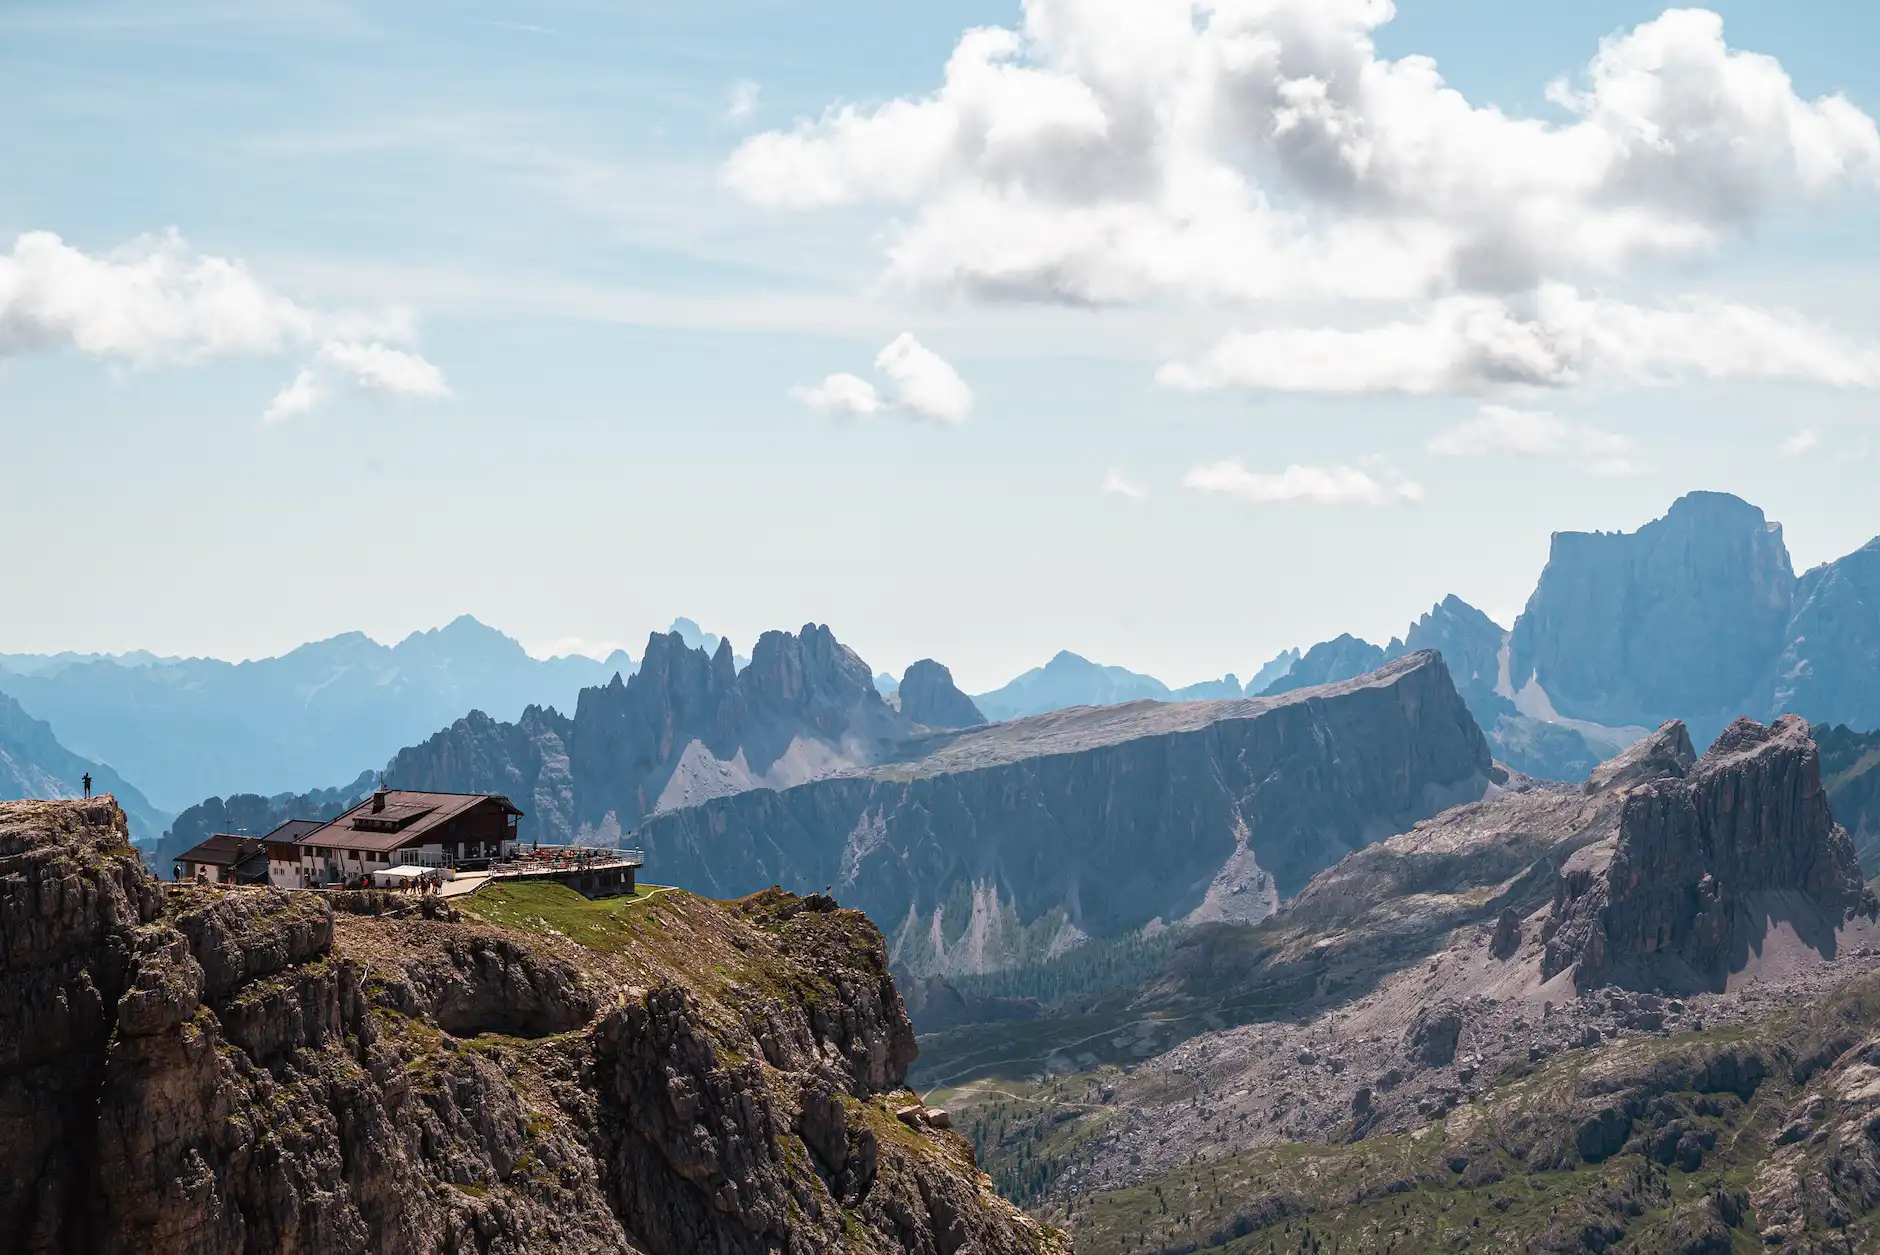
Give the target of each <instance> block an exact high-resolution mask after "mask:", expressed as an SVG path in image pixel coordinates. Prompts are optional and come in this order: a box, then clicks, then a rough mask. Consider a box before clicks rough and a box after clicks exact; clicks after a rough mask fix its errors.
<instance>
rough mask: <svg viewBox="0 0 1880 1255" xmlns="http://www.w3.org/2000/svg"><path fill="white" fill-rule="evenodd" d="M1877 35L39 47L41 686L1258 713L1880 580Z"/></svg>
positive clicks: (1384, 23) (157, 1)
mask: <svg viewBox="0 0 1880 1255" xmlns="http://www.w3.org/2000/svg"><path fill="white" fill-rule="evenodd" d="M1876 47H1880V10H1877V9H1876V8H1875V7H1874V6H1872V5H1871V4H1857V3H1852V2H1841V0H1833V2H1829V0H1816V2H1811V3H1808V4H1805V5H1798V4H1794V3H1792V2H1790V3H1776V2H1773V0H1743V2H1742V3H1720V4H1718V5H1717V6H1716V7H1715V8H1714V9H1707V10H1665V9H1663V8H1661V7H1659V6H1653V5H1646V4H1632V3H1620V2H1617V0H1589V2H1588V3H1582V4H1576V5H1559V4H1554V3H1542V2H1541V0H1499V2H1498V3H1493V4H1490V3H1483V2H1480V0H1427V2H1422V3H1419V2H1418V0H1403V3H1401V4H1399V5H1397V6H1396V7H1395V8H1393V7H1392V6H1391V5H1390V4H1388V3H1386V2H1384V0H1311V2H1310V3H1308V2H1307V0H1216V2H1215V3H1214V4H1212V5H1211V6H1197V5H1194V4H1191V3H1182V2H1180V0H1032V3H1030V4H1029V5H1023V6H1021V5H1019V4H1017V3H1010V2H1007V3H994V2H991V0H976V2H974V3H954V2H952V0H940V2H929V3H926V4H922V5H918V6H908V5H880V4H862V3H851V2H850V0H837V2H820V3H807V2H802V0H799V2H797V3H791V4H783V3H776V2H769V0H737V2H724V3H711V2H702V3H698V4H693V5H672V4H652V3H642V2H640V0H615V2H612V3H600V2H599V0H566V2H563V3H537V4H520V3H510V4H497V3H478V2H474V0H472V2H468V3H464V2H460V3H454V4H449V5H444V4H431V3H401V4H396V5H393V4H368V3H353V2H349V0H247V2H245V3H241V4H235V3H228V2H226V0H136V2H135V3H129V2H125V3H120V2H119V0H59V2H57V3H50V2H41V0H16V2H15V3H12V4H9V5H7V6H4V7H3V8H0V108H4V110H5V114H6V116H7V117H8V119H9V121H10V125H9V126H7V127H6V128H4V129H3V130H0V168H4V170H5V171H6V174H5V175H4V176H3V177H0V652H28V651H55V650H60V649H77V650H108V651H118V650H127V649H133V648H145V649H151V650H155V651H157V652H159V653H174V654H191V655H210V656H218V657H228V658H244V657H259V656H265V655H269V654H273V653H278V652H281V651H283V650H286V649H289V648H292V647H293V646H294V645H296V644H299V643H301V642H303V641H307V640H312V639H319V638H322V637H325V636H330V635H333V634H335V633H338V632H342V631H351V630H362V631H365V632H367V633H369V634H370V635H372V636H374V637H376V638H379V639H382V640H392V639H396V638H398V637H401V636H403V635H404V634H406V633H408V632H411V631H414V630H418V629H421V628H426V627H432V626H436V625H438V624H441V623H443V622H446V621H448V620H449V619H451V618H453V617H455V616H456V615H458V614H462V613H471V614H474V615H476V616H477V617H478V618H480V619H482V620H483V621H485V622H487V623H490V624H493V625H495V626H497V627H500V628H502V629H503V630H505V631H507V632H509V633H510V634H511V635H513V636H515V637H517V638H518V639H520V640H522V641H523V642H524V643H525V644H526V645H527V646H528V647H529V648H530V649H531V650H532V651H534V652H537V653H540V654H546V653H551V652H571V651H582V652H591V653H599V652H603V651H605V650H607V649H610V648H612V647H614V646H617V645H618V646H624V647H625V648H627V649H628V650H629V651H630V652H631V653H633V654H634V655H635V656H636V657H637V656H638V654H639V653H640V650H641V649H642V647H643V645H644V641H645V637H646V634H647V633H648V632H649V631H652V630H661V629H664V628H665V626H666V625H667V624H668V623H669V622H671V620H672V619H673V618H674V617H675V616H679V615H686V616H690V617H692V618H694V619H696V620H698V621H699V622H700V623H702V624H704V625H705V626H706V627H707V628H709V629H711V630H713V631H717V632H722V633H725V634H728V635H729V636H730V637H731V638H732V640H733V641H734V643H736V644H737V645H738V646H739V648H740V649H741V650H743V649H748V645H749V642H750V641H751V640H753V639H754V638H755V636H756V635H757V634H758V633H759V632H761V631H764V630H766V629H769V628H777V627H783V628H794V627H795V626H797V625H800V624H802V623H805V622H811V621H813V622H821V623H828V624H829V625H830V626H831V627H832V628H833V629H834V630H835V632H836V634H837V635H838V637H839V638H841V639H842V640H843V641H845V642H846V643H848V644H851V645H852V646H854V647H855V648H856V649H857V650H858V651H859V652H860V653H861V654H862V656H863V657H864V658H866V659H867V660H868V661H869V662H870V664H871V665H873V666H874V667H875V668H876V669H877V670H881V669H889V670H893V671H896V672H897V673H898V671H899V670H900V669H901V668H902V667H904V666H905V665H906V664H907V663H909V662H911V661H913V660H915V659H917V658H921V657H927V656H931V657H936V658H939V659H940V660H941V661H943V662H946V663H947V664H949V665H950V666H951V667H952V669H953V671H954V673H955V675H956V678H958V679H959V681H960V682H961V684H962V685H963V686H964V687H966V688H967V689H968V690H969V691H981V690H984V689H989V688H992V687H995V686H997V685H998V684H1001V683H1003V682H1004V681H1005V680H1006V679H1009V678H1010V677H1011V676H1013V675H1015V674H1017V673H1018V672H1020V671H1022V670H1024V669H1025V668H1027V667H1031V666H1035V665H1038V664H1040V663H1042V662H1044V661H1045V660H1046V659H1047V658H1049V657H1050V656H1051V655H1052V654H1054V653H1055V652H1057V651H1058V650H1060V649H1071V650H1074V651H1076V652H1079V653H1082V654H1084V655H1086V656H1088V657H1091V658H1094V659H1097V660H1099V661H1102V662H1106V663H1113V664H1119V665H1124V666H1128V667H1131V668H1133V669H1136V670H1140V671H1146V672H1150V673H1152V674H1154V675H1157V676H1158V677H1160V678H1162V679H1163V680H1165V681H1167V682H1169V683H1172V684H1182V683H1190V682H1193V681H1197V680H1200V679H1204V678H1211V677H1214V676H1219V675H1220V674H1222V673H1223V672H1227V671H1233V672H1236V673H1238V674H1239V675H1241V676H1243V677H1245V676H1247V675H1249V674H1251V673H1252V672H1253V671H1254V670H1256V669H1257V668H1258V667H1259V666H1260V664H1261V663H1262V662H1264V661H1265V660H1266V659H1268V658H1270V657H1271V656H1272V655H1273V654H1275V653H1277V652H1278V651H1279V650H1281V649H1283V648H1287V647H1291V646H1305V645H1310V644H1311V643H1312V642H1314V641H1317V640H1321V639H1325V638H1328V637H1331V636H1334V635H1337V634H1338V633H1340V632H1345V631H1350V632H1354V633H1357V634H1359V635H1364V636H1367V637H1369V638H1370V639H1373V640H1376V641H1379V642H1382V641H1384V640H1386V639H1388V638H1389V637H1390V636H1392V635H1394V634H1401V633H1402V631H1403V630H1404V628H1405V627H1406V626H1407V624H1408V623H1409V622H1410V621H1411V620H1412V619H1413V618H1415V617H1416V616H1417V615H1418V614H1420V613H1422V612H1423V611H1425V610H1427V609H1428V608H1429V606H1430V605H1431V604H1432V603H1433V602H1435V601H1437V600H1438V599H1440V598H1441V597H1443V596H1444V595H1446V594H1449V593H1455V594H1457V595H1459V596H1462V597H1463V598H1465V599H1467V600H1469V601H1470V602H1472V603H1474V604H1476V605H1478V606H1480V607H1482V608H1483V609H1485V610H1487V611H1489V612H1490V613H1491V614H1492V615H1494V616H1496V617H1497V618H1498V619H1499V620H1500V621H1502V622H1503V623H1504V624H1506V623H1510V622H1511V621H1512V618H1513V616H1514V615H1516V614H1518V613H1519V611H1520V609H1521V607H1522V605H1523V604H1524V602H1525V600H1526V598H1527V595H1528V593H1529V592H1530V591H1531V589H1532V588H1533V585H1534V581H1535V579H1536V577H1537V576H1538V574H1539V572H1540V569H1541V567H1542V566H1543V565H1544V563H1545V561H1546V558H1547V552H1548V544H1549V536H1550V535H1551V534H1552V533H1553V532H1555V531H1561V530H1591V529H1600V530H1615V529H1626V530H1630V529H1632V528H1635V527H1637V526H1639V525H1640V524H1642V523H1644V522H1646V521H1648V520H1650V519H1651V518H1653V517H1656V516H1658V515H1660V514H1662V513H1663V512H1664V510H1665V508H1666V507H1667V506H1668V505H1669V504H1670V502H1671V501H1672V500H1674V499H1675V498H1676V497H1677V496H1679V495H1681V494H1682V493H1684V492H1688V491H1691V490H1694V489H1716V490H1723V491H1729V492H1735V493H1737V494H1739V495H1741V496H1743V497H1745V498H1747V499H1749V500H1751V501H1753V502H1755V503H1756V504H1758V505H1760V506H1762V507H1763V508H1764V509H1765V510H1766V511H1767V512H1768V514H1769V517H1770V518H1771V519H1774V520H1779V521H1780V522H1781V523H1782V524H1783V525H1784V527H1785V535H1786V537H1787V540H1788V543H1789V546H1790V549H1791V551H1792V553H1793V554H1794V556H1795V560H1796V565H1797V567H1798V569H1800V568H1805V567H1807V566H1811V565H1814V564H1816V563H1819V562H1824V561H1829V560H1832V559H1833V558H1835V557H1838V556H1840V555H1841V554H1843V553H1845V552H1848V551H1850V550H1852V549H1854V548H1856V547H1858V546H1859V545H1861V544H1863V543H1865V542H1866V541H1867V540H1868V539H1870V538H1872V537H1873V536H1875V535H1876V534H1880V493H1875V492H1874V491H1873V490H1872V484H1873V482H1874V479H1875V475H1876V471H1880V424H1877V421H1876V420H1880V409H1877V407H1876V389H1880V309H1876V307H1875V304H1874V302H1873V299H1872V293H1873V292H1874V291H1875V290H1876V287H1877V281H1880V212H1876V211H1877V210H1880V132H1877V131H1876V128H1875V125H1874V121H1873V119H1874V118H1875V117H1876V116H1880V70H1877V69H1876V68H1875V60H1874V58H1873V56H1872V51H1873V49H1875V48H1876Z"/></svg>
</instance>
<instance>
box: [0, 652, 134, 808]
mask: <svg viewBox="0 0 1880 1255" xmlns="http://www.w3.org/2000/svg"><path fill="white" fill-rule="evenodd" d="M9 679H10V677H9ZM87 775H89V776H91V778H92V786H93V788H94V789H95V790H96V791H97V792H99V793H109V794H112V795H113V796H114V797H116V798H117V799H118V803H119V805H121V806H122V807H123V808H124V813H125V814H127V815H128V816H130V823H131V832H132V835H133V836H134V837H135V838H136V839H137V840H138V841H143V842H155V841H156V840H157V839H158V837H159V836H160V835H161V834H162V832H163V830H164V829H165V828H166V827H168V826H169V823H170V816H169V815H168V814H166V813H165V812H163V811H161V810H158V809H157V808H156V807H154V806H152V805H151V804H150V802H149V800H148V799H147V798H145V797H144V795H143V794H142V793H139V792H138V791H137V790H136V789H135V788H134V787H132V786H131V785H130V784H129V783H127V782H126V781H125V779H124V777H122V776H120V775H118V773H117V772H115V771H113V770H111V768H109V767H107V766H105V765H104V764H103V763H95V762H92V761H91V760H90V759H87V758H81V757H79V756H78V755H77V754H74V753H73V752H72V751H71V750H69V749H67V748H66V747H65V746H64V745H61V744H60V743H59V740H58V738H57V737H56V736H54V735H53V732H52V727H51V725H49V724H47V723H45V722H44V721H43V720H39V719H35V718H33V717H32V716H31V715H29V714H27V713H26V712H25V711H24V710H23V709H21V708H20V704H19V703H18V702H16V701H14V700H13V699H12V698H11V697H8V696H7V695H6V694H5V693H0V802H3V801H13V800H16V799H19V798H29V797H78V796H80V795H81V794H82V793H83V792H84V787H83V785H84V778H85V777H86V776H87Z"/></svg>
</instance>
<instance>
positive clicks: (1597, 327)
mask: <svg viewBox="0 0 1880 1255" xmlns="http://www.w3.org/2000/svg"><path fill="white" fill-rule="evenodd" d="M1693 376H1694V377H1701V378H1707V379H1769V380H1787V381H1803V382H1811V383H1822V384H1831V385H1835V386H1840V387H1874V386H1876V384H1880V350H1876V349H1875V348H1873V347H1871V346H1864V345H1859V344H1856V343H1854V342H1852V341H1849V340H1846V339H1844V338H1843V337H1841V336H1838V335H1836V334H1835V333H1834V332H1833V331H1832V330H1830V329H1829V328H1826V327H1823V326H1821V325H1819V324H1817V323H1812V322H1810V321H1808V320H1807V319H1804V318H1802V317H1801V316H1800V315H1798V314H1795V313H1792V312H1788V311H1782V310H1764V309H1758V308H1755V307H1752V306H1748V305H1741V304H1735V303H1731V302H1727V301H1717V300H1710V299H1689V300H1685V301H1681V302H1679V303H1676V304H1671V305H1662V306H1658V307H1646V306H1641V305H1634V304H1630V303H1628V302H1624V301H1618V300H1612V299H1608V298H1602V297H1588V296H1584V295H1582V294H1581V293H1580V292H1578V291H1576V290H1575V289H1573V288H1570V287H1566V286H1564V285H1559V284H1549V285H1545V286H1543V287H1542V288H1540V289H1539V290H1538V291H1537V292H1534V293H1532V294H1531V295H1529V296H1528V297H1526V298H1525V299H1523V300H1520V301H1510V300H1507V299H1503V298H1500V297H1491V296H1453V297H1448V298H1445V299H1444V300H1441V301H1437V302H1435V303H1434V304H1433V305H1432V306H1431V307H1430V308H1429V309H1428V310H1427V312H1426V313H1425V314H1424V316H1422V317H1421V318H1419V319H1417V320H1415V321H1400V322H1392V323H1387V324H1384V325H1382V326H1374V327H1366V328H1361V329H1358V330H1344V329H1338V328H1329V327H1284V328H1277V329H1273V330H1266V331H1255V332H1242V333H1237V334H1234V335H1230V336H1228V337H1226V338H1225V339H1223V340H1221V341H1220V342H1219V343H1218V344H1216V345H1215V346H1214V348H1213V349H1211V350H1210V351H1209V352H1208V353H1207V354H1206V355H1205V356H1203V357H1202V358H1200V359H1199V360H1196V361H1193V362H1172V363H1170V364H1169V365H1167V366H1165V367H1163V369H1162V371H1161V372H1160V375H1159V378H1160V379H1161V380H1162V381H1163V382H1164V383H1166V384H1169V385H1171V386H1173V387H1177V388H1184V389H1190V390H1199V389H1207V388H1225V387H1236V388H1253V389H1269V390H1274V391H1289V392H1340V393H1359V392H1404V393H1417V394H1427V393H1441V392H1461V393H1470V392H1490V391H1494V390H1497V389H1502V388H1508V387H1529V388H1566V387H1572V386H1574V385H1578V384H1583V383H1593V382H1597V383H1608V384H1643V383H1669V382H1673V381H1676V380H1678V379H1682V378H1688V377H1693Z"/></svg>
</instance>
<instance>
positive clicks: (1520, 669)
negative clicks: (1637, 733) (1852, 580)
mask: <svg viewBox="0 0 1880 1255" xmlns="http://www.w3.org/2000/svg"><path fill="white" fill-rule="evenodd" d="M1794 588H1795V573H1794V569H1793V567H1791V565H1790V563H1789V555H1788V550H1787V549H1786V548H1785V547H1784V545H1783V543H1782V528H1781V526H1780V525H1779V524H1775V523H1771V522H1769V521H1768V520H1767V519H1766V518H1765V517H1764V516H1763V512H1762V511H1761V510H1759V509H1757V508H1756V507H1755V506H1753V505H1750V504H1749V503H1748V502H1745V501H1742V500H1739V499H1738V498H1736V497H1732V496H1729V495H1728V494H1725V493H1714V492H1695V493H1691V494H1689V495H1687V496H1684V497H1681V498H1679V499H1678V500H1677V501H1676V502H1675V503H1674V504H1673V505H1672V506H1671V509H1670V510H1669V511H1668V512H1667V513H1666V515H1665V517H1663V518H1662V519H1658V520H1657V521H1655V522H1652V523H1647V524H1646V525H1645V526H1644V527H1641V528H1639V529H1638V531H1636V532H1632V533H1617V532H1615V533H1606V532H1598V533H1585V532H1556V533H1555V534H1554V538H1553V548H1552V552H1551V553H1550V554H1549V556H1548V560H1547V567H1546V569H1545V570H1544V571H1543V572H1542V573H1541V578H1540V582H1539V584H1538V585H1537V586H1536V587H1535V590H1534V594H1533V596H1532V597H1530V598H1529V599H1528V604H1527V609H1526V610H1525V611H1523V612H1522V615H1521V617H1520V619H1519V620H1518V621H1517V622H1516V623H1515V627H1514V634H1513V637H1512V638H1511V641H1510V682H1511V683H1512V685H1513V686H1514V688H1515V689H1517V690H1519V689H1521V688H1523V687H1525V686H1526V685H1527V684H1528V683H1529V682H1530V681H1538V682H1539V684H1540V686H1541V687H1542V688H1543V689H1544V691H1545V692H1546V694H1547V696H1548V698H1549V699H1550V700H1551V702H1552V703H1553V706H1554V708H1555V709H1556V710H1557V711H1558V712H1559V713H1560V714H1562V715H1565V716H1567V717H1568V718H1573V719H1585V720H1591V721H1593V722H1596V723H1601V724H1607V725H1614V726H1617V725H1644V726H1646V727H1653V726H1656V725H1658V724H1660V723H1662V722H1664V721H1665V720H1668V719H1683V720H1686V721H1690V720H1693V719H1701V720H1702V721H1703V726H1702V727H1701V728H1700V733H1702V734H1704V735H1705V736H1707V735H1708V734H1709V733H1712V732H1714V731H1715V730H1716V729H1719V728H1721V727H1722V726H1723V724H1724V723H1725V722H1726V721H1727V719H1729V718H1731V717H1733V716H1734V715H1736V714H1739V713H1741V712H1742V711H1744V710H1761V709H1764V708H1765V702H1766V698H1765V697H1764V694H1765V693H1766V690H1765V688H1764V686H1765V685H1766V683H1767V678H1768V675H1769V672H1770V668H1771V666H1772V664H1773V662H1774V660H1775V659H1776V658H1777V657H1778V655H1780V654H1781V653H1782V650H1783V644H1784V641H1785V639H1786V632H1787V628H1788V624H1789V611H1790V598H1791V595H1792V593H1793V591H1794Z"/></svg>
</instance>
